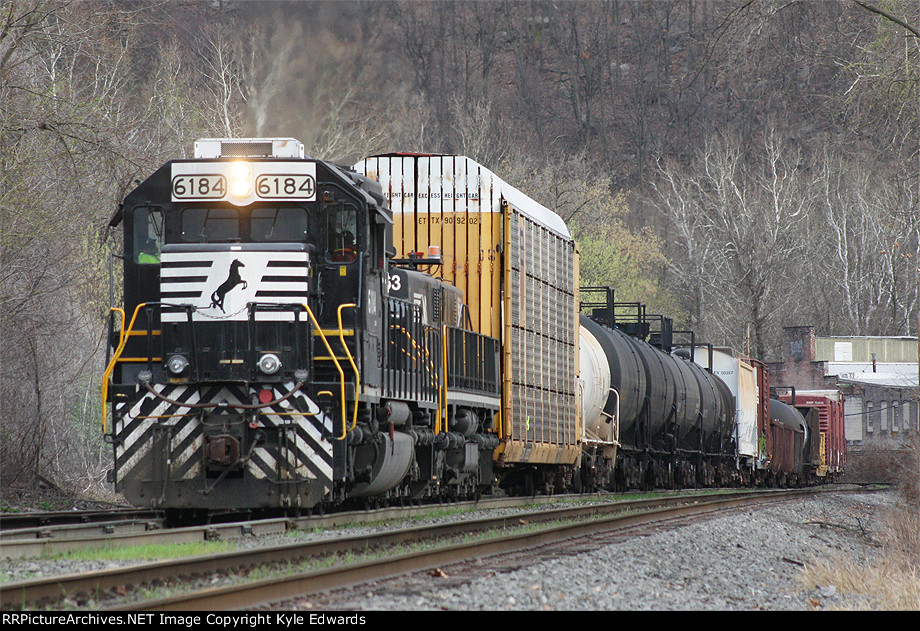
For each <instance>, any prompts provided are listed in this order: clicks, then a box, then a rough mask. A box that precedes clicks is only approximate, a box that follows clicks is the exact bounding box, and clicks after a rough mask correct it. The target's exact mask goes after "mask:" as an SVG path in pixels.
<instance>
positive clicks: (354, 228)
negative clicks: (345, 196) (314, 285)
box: [326, 204, 358, 263]
mask: <svg viewBox="0 0 920 631" xmlns="http://www.w3.org/2000/svg"><path fill="white" fill-rule="evenodd" d="M329 211H330V212H329V213H328V215H327V216H328V217H329V225H328V231H327V234H328V235H329V247H328V249H327V254H326V256H327V258H328V259H329V261H331V262H333V263H351V262H352V261H354V260H356V259H357V258H358V252H357V240H356V236H357V234H358V209H357V208H356V207H355V206H353V205H351V204H337V205H335V206H333V207H331V208H329Z"/></svg>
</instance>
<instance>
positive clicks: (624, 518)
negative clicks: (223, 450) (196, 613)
mask: <svg viewBox="0 0 920 631" xmlns="http://www.w3.org/2000/svg"><path fill="white" fill-rule="evenodd" d="M819 492H822V491H821V490H820V489H807V490H795V491H766V492H750V491H748V492H740V493H731V494H724V493H723V494H720V495H715V496H714V495H689V496H671V497H665V498H656V499H651V500H634V501H625V502H624V501H619V502H613V503H605V504H595V505H589V506H578V507H574V508H560V509H553V510H549V511H531V512H524V513H517V514H515V515H510V516H502V517H492V518H483V519H477V520H459V521H457V522H452V523H449V524H441V525H437V526H425V527H416V528H404V529H399V530H393V531H389V532H383V533H376V534H369V535H359V536H352V537H338V538H327V539H320V540H315V541H311V542H301V543H293V544H286V545H282V546H274V547H263V548H253V549H249V550H239V551H232V552H225V553H219V554H213V555H202V556H196V557H187V558H184V559H171V560H167V561H161V562H156V563H150V564H144V565H138V566H133V567H125V568H115V569H108V570H100V571H97V572H90V573H84V574H72V575H66V576H56V577H52V578H43V579H33V580H27V581H19V582H13V583H7V584H5V585H2V586H0V606H2V607H3V608H4V609H8V608H16V607H27V606H30V605H32V604H34V603H39V602H41V601H43V600H46V599H59V598H62V597H66V596H72V595H74V594H79V593H86V594H100V593H105V592H108V591H109V590H112V589H114V588H123V587H124V586H127V585H141V584H148V583H151V582H154V581H158V580H174V579H176V578H177V577H182V576H191V575H196V574H202V573H208V572H221V571H227V570H229V569H234V568H240V567H252V566H257V565H268V564H272V563H277V562H290V561H292V560H295V559H304V558H310V557H316V556H322V555H328V554H332V553H336V552H345V551H365V550H367V549H370V548H381V547H384V546H390V545H396V544H398V543H404V542H415V541H419V540H420V539H426V538H427V539H433V538H441V537H450V536H456V535H459V534H467V533H470V532H477V531H486V530H493V529H507V528H509V527H515V526H518V525H520V524H521V523H522V522H527V523H537V522H539V521H544V522H545V521H559V520H563V519H586V521H582V522H580V523H578V524H574V525H567V526H562V527H560V528H551V529H548V530H545V531H541V532H539V533H530V534H525V535H515V536H512V537H503V538H501V539H498V540H496V541H500V542H501V543H499V544H498V548H492V547H491V546H490V545H489V544H488V543H480V544H469V545H480V546H485V548H484V549H478V550H477V551H475V552H472V554H474V555H482V554H492V553H493V552H489V551H488V550H493V549H495V550H497V551H499V552H501V551H506V550H509V551H510V550H514V549H518V548H519V546H526V545H540V544H541V543H545V542H548V541H553V540H557V538H565V537H573V536H579V533H583V534H589V533H591V532H596V531H598V530H599V529H600V530H602V529H611V528H617V527H623V526H625V525H633V524H635V523H642V521H636V520H642V519H659V520H660V519H663V518H667V516H668V515H669V514H670V515H672V516H673V513H669V511H673V510H674V509H673V508H662V507H666V506H668V505H669V504H670V505H675V504H680V505H683V507H684V508H682V509H680V510H681V511H690V512H691V513H696V512H699V511H702V510H720V509H723V508H725V507H728V506H735V505H738V504H739V503H744V502H751V501H755V500H757V501H765V500H776V499H788V498H790V497H803V496H806V495H812V494H816V493H819ZM639 511H644V512H639ZM624 512H628V513H629V515H623V513H624ZM598 515H600V517H598ZM591 516H594V517H593V518H590V517H591ZM643 516H644V517H643ZM277 521H284V520H277ZM234 526H235V527H236V528H239V527H240V524H235V525H234V524H230V525H227V527H234ZM251 526H252V524H250V527H251ZM215 527H216V526H215ZM183 530H187V529H175V530H168V531H163V533H162V534H163V535H165V536H167V537H168V536H169V535H170V534H171V535H173V537H172V539H169V540H170V541H171V542H173V543H175V542H177V541H179V536H180V535H183V534H184V533H183V532H182V531H183ZM197 540H200V533H199V534H198V539H197ZM469 545H467V546H460V547H456V546H451V547H447V548H444V549H443V550H442V551H440V552H436V551H432V552H428V553H415V554H410V555H402V556H404V557H405V559H402V557H399V559H402V560H396V558H394V559H390V560H381V561H377V562H369V563H361V564H356V565H355V566H353V567H351V566H349V567H348V568H338V569H335V570H324V571H320V572H309V573H306V574H302V575H298V576H295V577H289V578H286V579H274V580H271V581H269V582H268V584H270V585H272V586H275V585H277V586H278V587H277V589H278V590H280V591H277V592H273V593H274V594H281V595H274V596H273V597H272V599H279V598H284V597H287V596H286V594H289V593H291V590H293V591H297V590H303V589H306V590H307V591H318V590H322V589H329V588H330V587H329V585H347V584H352V583H353V582H355V581H357V582H360V580H364V579H358V578H356V577H359V576H365V577H367V576H371V575H373V576H374V577H377V578H380V577H382V576H386V575H392V573H394V572H396V573H399V572H403V571H410V570H407V569H403V568H407V567H411V568H417V569H424V568H425V567H429V566H430V565H425V564H442V563H445V562H446V561H445V559H454V560H461V559H462V554H464V553H462V552H450V550H452V549H453V548H456V549H457V550H458V551H460V550H470V549H471V548H469ZM504 546H507V547H504ZM75 547H76V546H75ZM484 550H485V551H484ZM444 555H447V556H444ZM365 565H368V567H370V568H372V569H368V570H367V571H366V573H362V572H363V570H362V569H361V568H363V567H364V566H365ZM336 575H338V576H339V578H335V577H336ZM263 582H264V581H263ZM260 583H261V582H260ZM257 585H258V584H252V586H246V585H241V586H235V587H231V588H222V590H220V591H214V590H208V595H207V596H204V595H201V594H199V595H190V594H187V595H185V596H177V597H175V598H172V599H165V600H164V601H162V602H161V601H156V602H154V603H150V602H148V603H138V604H133V605H126V606H125V607H127V608H129V609H146V608H148V607H154V606H155V607H162V608H167V609H168V608H172V607H177V608H182V607H188V608H192V609H197V608H202V609H212V608H219V607H246V606H250V605H253V604H256V603H259V602H264V601H262V600H259V599H261V598H263V595H264V594H265V593H266V592H265V591H260V588H259V587H258V586H257ZM291 585H296V586H297V587H290V586H291ZM311 585H312V586H313V587H309V586H311ZM305 586H307V587H305ZM268 589H275V588H274V587H269V588H268ZM231 593H238V596H228V594H231ZM298 593H299V592H298ZM199 598H204V600H198V599H199ZM222 598H229V600H225V601H221V599H222ZM221 602H223V604H221Z"/></svg>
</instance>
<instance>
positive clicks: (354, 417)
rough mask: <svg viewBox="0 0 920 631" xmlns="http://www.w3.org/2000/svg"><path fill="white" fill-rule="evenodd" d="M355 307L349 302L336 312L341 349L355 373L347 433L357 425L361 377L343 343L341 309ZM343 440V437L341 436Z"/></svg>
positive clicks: (343, 333)
mask: <svg viewBox="0 0 920 631" xmlns="http://www.w3.org/2000/svg"><path fill="white" fill-rule="evenodd" d="M357 306H358V305H356V304H355V303H353V302H349V303H348V304H342V305H339V308H338V311H337V312H336V317H337V318H338V322H339V339H340V340H341V341H342V348H344V349H345V354H346V355H347V356H348V363H349V364H351V369H352V370H353V371H354V372H355V405H354V408H355V409H354V412H353V414H352V419H351V429H350V430H349V431H351V430H353V429H354V428H355V426H356V425H357V424H358V392H359V391H360V388H359V386H360V385H361V375H359V374H358V367H357V366H355V360H354V357H352V356H351V350H350V349H349V348H348V344H346V343H345V331H344V329H343V327H342V309H345V308H346V307H349V308H356V307H357ZM343 378H344V377H343ZM343 386H344V384H343ZM343 405H344V401H343ZM343 438H344V435H343Z"/></svg>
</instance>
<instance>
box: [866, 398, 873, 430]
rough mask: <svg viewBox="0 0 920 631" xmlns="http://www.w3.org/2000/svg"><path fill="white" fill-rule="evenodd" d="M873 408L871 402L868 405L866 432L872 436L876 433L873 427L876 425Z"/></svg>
mask: <svg viewBox="0 0 920 631" xmlns="http://www.w3.org/2000/svg"><path fill="white" fill-rule="evenodd" d="M873 407H874V406H873V405H872V403H871V402H868V403H866V431H867V432H868V433H870V434H871V433H872V432H874V431H875V428H874V427H873V425H874V424H875V417H874V416H873V414H872V409H873Z"/></svg>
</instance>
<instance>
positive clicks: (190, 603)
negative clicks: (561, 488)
mask: <svg viewBox="0 0 920 631" xmlns="http://www.w3.org/2000/svg"><path fill="white" fill-rule="evenodd" d="M803 494H812V493H809V492H807V491H806V492H804V493H803V492H800V491H789V492H786V491H780V492H778V493H776V494H770V495H766V496H764V495H760V494H756V495H755V494H747V495H746V496H743V497H735V498H731V499H722V498H720V499H712V500H709V499H700V500H698V501H695V502H692V503H689V504H687V503H682V504H679V505H677V506H668V507H664V508H652V509H648V510H641V511H637V512H635V513H633V512H630V513H628V514H625V515H623V514H614V515H603V516H601V517H598V518H595V519H590V520H586V521H582V522H578V523H574V524H565V525H562V526H556V527H550V528H545V529H542V530H536V531H533V532H527V533H523V534H513V535H507V536H502V537H494V538H489V539H485V540H482V541H475V542H467V543H459V544H454V545H449V546H444V547H437V548H435V549H431V550H424V551H419V552H412V553H407V554H398V555H394V556H389V557H385V558H382V559H378V560H372V561H365V562H359V563H354V564H350V565H345V566H340V567H334V568H329V569H323V570H314V571H310V572H303V573H299V574H294V575H291V576H285V577H280V578H272V579H264V580H260V581H254V582H249V583H242V584H237V585H229V586H225V587H214V588H210V589H204V590H200V591H194V592H190V593H186V594H180V595H177V596H172V597H167V598H161V599H158V600H153V601H146V602H140V603H135V604H126V605H122V606H117V607H113V608H112V610H114V611H133V610H143V611H200V610H232V609H243V608H247V607H254V606H257V605H264V604H267V603H270V602H275V601H280V600H285V599H290V598H296V597H302V596H305V595H309V594H311V593H316V592H321V591H326V590H331V589H339V588H343V587H351V586H354V585H360V584H362V583H365V582H368V581H374V580H380V579H382V578H391V577H394V576H398V575H400V574H405V573H409V572H420V571H425V570H430V569H433V568H438V567H443V566H445V565H449V564H452V563H460V562H464V561H469V560H472V559H479V558H482V557H488V556H492V555H497V554H507V553H508V552H517V551H520V550H525V549H529V548H535V547H539V546H543V545H548V544H554V543H559V542H561V541H565V540H568V539H573V538H577V537H583V536H590V535H596V534H598V533H601V532H609V531H615V530H621V529H625V528H631V527H635V526H639V525H648V524H653V523H662V522H669V521H674V520H680V519H682V518H687V517H693V516H698V515H701V514H704V513H709V512H719V511H723V510H725V509H728V508H733V507H737V506H743V505H749V504H752V503H759V502H765V501H770V502H772V501H776V500H780V499H789V498H792V497H801V496H802V495H803ZM550 512H555V511H550ZM510 519H511V521H514V522H517V523H520V521H521V520H524V519H525V518H524V517H523V516H520V515H518V516H515V517H512V518H510ZM416 540H417V539H416Z"/></svg>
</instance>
